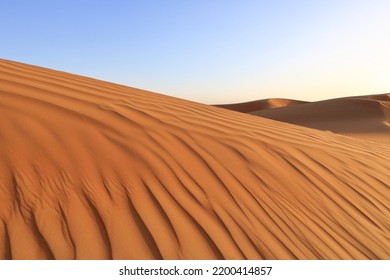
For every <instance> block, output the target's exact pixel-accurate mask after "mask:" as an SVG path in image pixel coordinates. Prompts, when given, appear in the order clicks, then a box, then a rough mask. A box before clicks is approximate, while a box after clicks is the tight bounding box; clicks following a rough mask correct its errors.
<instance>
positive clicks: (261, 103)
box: [214, 98, 308, 114]
mask: <svg viewBox="0 0 390 280" xmlns="http://www.w3.org/2000/svg"><path fill="white" fill-rule="evenodd" d="M305 103H308V102H306V101H299V100H292V99H285V98H270V99H262V100H255V101H249V102H243V103H235V104H221V105H214V106H216V107H220V108H225V109H229V110H233V111H237V112H242V113H251V114H255V113H256V112H257V111H259V110H264V109H270V108H281V107H286V106H291V105H297V104H305Z"/></svg>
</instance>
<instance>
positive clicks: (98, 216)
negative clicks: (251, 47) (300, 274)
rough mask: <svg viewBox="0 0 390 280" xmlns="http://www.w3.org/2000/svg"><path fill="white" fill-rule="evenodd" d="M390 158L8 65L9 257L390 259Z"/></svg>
mask: <svg viewBox="0 0 390 280" xmlns="http://www.w3.org/2000/svg"><path fill="white" fill-rule="evenodd" d="M389 159H390V148H389V147H388V146H387V145H384V144H373V143H370V142H367V143H365V142H363V141H359V140H355V139H353V138H349V137H344V136H339V135H334V134H332V133H328V132H323V131H317V130H313V129H309V128H304V127H298V126H294V125H290V124H285V123H281V122H277V121H273V120H268V119H263V118H258V117H255V116H251V115H246V114H241V113H237V112H232V111H228V110H224V109H220V108H215V107H212V106H206V105H202V104H197V103H193V102H189V101H185V100H181V99H176V98H172V97H167V96H163V95H159V94H155V93H150V92H147V91H142V90H138V89H134V88H129V87H125V86H121V85H115V84H111V83H107V82H103V81H98V80H94V79H89V78H85V77H81V76H76V75H71V74H67V73H63V72H57V71H53V70H49V69H44V68H40V67H34V66H30V65H26V64H21V63H16V62H11V61H6V60H1V61H0V201H1V204H0V258H1V259H389V258H390V190H389V183H390V175H389V172H388V171H389V170H390V160H389Z"/></svg>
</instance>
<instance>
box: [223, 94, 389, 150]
mask: <svg viewBox="0 0 390 280" xmlns="http://www.w3.org/2000/svg"><path fill="white" fill-rule="evenodd" d="M257 102H258V101H253V102H248V104H256V103H257ZM259 102H260V103H264V101H263V100H260V101H259ZM294 102H296V101H294ZM289 105H291V103H287V102H286V105H285V106H274V107H272V106H257V107H256V106H252V107H249V109H250V110H246V109H248V106H247V107H245V106H243V104H231V105H223V107H224V108H226V109H230V110H234V111H238V112H243V113H249V114H252V115H256V116H260V117H265V118H269V119H273V120H278V121H283V122H287V123H291V124H296V125H300V126H305V127H310V128H315V129H320V130H325V131H331V132H334V133H338V134H343V135H348V136H352V137H356V138H360V139H364V140H369V141H378V142H383V143H387V144H390V94H382V95H372V96H356V97H347V98H338V99H332V100H324V101H318V102H302V103H293V105H297V106H289ZM217 106H219V105H217Z"/></svg>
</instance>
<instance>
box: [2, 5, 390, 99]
mask: <svg viewBox="0 0 390 280" xmlns="http://www.w3.org/2000/svg"><path fill="white" fill-rule="evenodd" d="M389 14H390V1H388V0H364V1H363V0H350V1H347V0H339V1H336V0H328V1H325V0H324V1H317V0H307V1H303V0H296V1H288V0H272V1H271V0H269V1H265V0H263V1H262V0H258V1H248V0H241V1H239V0H237V1H233V0H198V1H195V0H194V1H190V0H189V1H179V0H176V1H173V0H172V1H170V0H165V1H152V0H145V1H125V0H111V1H108V0H107V1H99V0H94V1H92V0H78V1H75V0H50V1H49V0H46V1H39V0H38V1H20V0H3V1H1V2H0V24H1V36H0V53H1V55H0V56H1V58H4V59H9V60H15V61H19V62H24V63H29V64H34V65H39V66H43V67H48V68H53V69H57V70H62V71H66V72H71V73H75V74H80V75H84V76H90V77H94V78H98V79H102V80H107V81H111V82H115V83H120V84H125V85H128V86H132V87H136V88H142V89H146V90H150V91H155V92H159V93H164V94H167V95H172V96H176V97H180V98H185V99H189V100H193V101H198V102H203V103H232V102H240V101H249V100H255V99H264V98H273V97H281V98H292V99H300V100H321V99H328V98H334V97H339V96H352V95H368V94H379V93H385V92H390V51H389V50H390V17H389Z"/></svg>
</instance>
